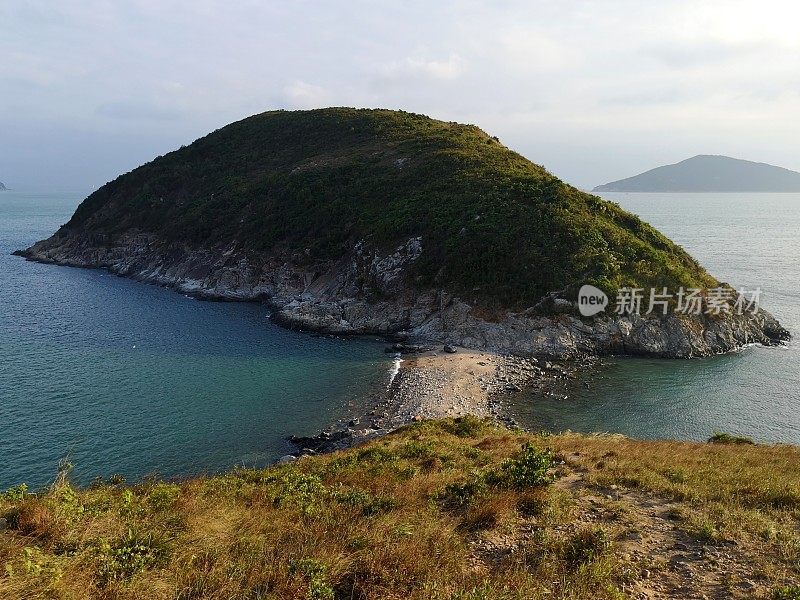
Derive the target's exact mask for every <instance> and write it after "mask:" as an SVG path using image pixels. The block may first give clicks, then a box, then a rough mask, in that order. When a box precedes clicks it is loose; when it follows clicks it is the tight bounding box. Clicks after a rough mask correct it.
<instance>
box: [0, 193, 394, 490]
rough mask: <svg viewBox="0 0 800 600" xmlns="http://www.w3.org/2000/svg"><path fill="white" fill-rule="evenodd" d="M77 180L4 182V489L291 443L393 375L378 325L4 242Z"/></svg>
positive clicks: (0, 302) (57, 205)
mask: <svg viewBox="0 0 800 600" xmlns="http://www.w3.org/2000/svg"><path fill="white" fill-rule="evenodd" d="M81 197H82V195H80V194H48V195H29V194H21V193H16V192H2V193H0V357H1V358H0V489H5V488H6V487H9V486H11V485H15V484H17V483H20V482H27V483H28V484H29V485H31V486H34V487H35V486H41V485H44V484H46V483H47V482H48V481H50V480H52V478H53V477H54V476H55V473H56V469H57V464H58V461H59V459H60V458H62V457H65V456H69V457H70V460H71V461H72V462H73V463H74V464H75V475H76V479H77V480H78V481H80V482H87V481H89V480H91V479H92V478H93V477H95V476H97V475H103V476H108V475H110V474H113V473H121V474H123V475H125V476H127V477H128V478H129V479H132V480H135V479H138V478H141V477H142V476H145V475H148V474H154V473H158V474H160V475H162V476H166V477H171V476H181V475H187V474H196V473H199V472H211V471H217V470H220V469H225V468H228V467H231V466H233V465H236V464H246V465H263V464H266V463H269V462H270V461H272V460H274V459H275V458H276V457H278V456H281V455H282V454H285V453H286V452H287V451H289V450H290V446H289V445H288V443H287V442H286V441H285V436H287V435H288V434H291V433H298V434H312V433H316V432H318V431H319V430H320V429H322V428H323V427H325V426H327V425H328V424H330V423H331V422H332V421H335V420H336V419H337V418H340V417H344V416H346V415H347V412H348V411H347V408H348V404H349V403H353V402H358V401H359V400H360V399H362V398H363V397H364V395H365V394H366V393H369V391H370V390H372V389H373V388H374V387H375V386H378V387H381V386H383V385H385V383H386V377H387V373H388V369H389V359H388V358H387V357H386V355H384V354H383V347H384V345H383V344H380V343H377V342H376V341H374V340H364V339H353V340H342V339H335V338H327V337H320V338H316V337H311V336H309V335H306V334H302V333H298V332H291V331H287V330H285V329H281V328H279V327H277V326H275V325H272V324H271V323H270V322H269V321H268V320H267V315H268V311H267V308H266V307H265V306H263V305H259V304H243V303H216V302H200V301H197V300H193V299H190V298H186V297H184V296H182V295H181V294H178V293H175V292H174V291H171V290H167V289H163V288H159V287H156V286H151V285H144V284H141V283H137V282H134V281H131V280H127V279H122V278H119V277H116V276H113V275H110V274H108V273H106V272H105V271H99V270H86V269H74V268H66V267H56V266H52V265H41V264H37V263H32V262H27V261H25V260H23V259H21V258H19V257H16V256H10V252H12V251H13V250H15V249H18V248H23V247H27V246H28V245H30V244H31V243H32V242H34V241H36V240H39V239H42V238H44V237H47V236H49V235H50V234H52V233H53V232H54V231H55V230H56V229H57V228H58V226H59V225H61V224H62V223H64V222H65V221H66V220H68V219H69V217H70V215H71V214H72V212H73V211H74V209H75V207H76V206H77V204H78V202H79V201H80V199H81Z"/></svg>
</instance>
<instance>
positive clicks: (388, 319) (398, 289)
mask: <svg viewBox="0 0 800 600" xmlns="http://www.w3.org/2000/svg"><path fill="white" fill-rule="evenodd" d="M424 243H425V241H424V240H423V239H422V238H420V237H411V238H408V239H407V240H406V241H405V243H403V244H401V245H398V246H396V247H395V248H392V249H389V250H385V249H384V250H380V249H378V248H375V247H373V246H371V245H370V244H368V243H366V242H364V241H360V242H358V243H356V244H355V245H354V246H353V247H352V250H351V251H350V252H349V253H347V254H346V255H345V256H343V257H342V258H341V259H339V260H337V261H331V262H324V263H319V262H317V263H314V262H310V261H308V260H307V257H306V256H304V255H303V254H302V253H296V252H295V253H291V252H288V251H286V252H281V251H275V252H270V253H258V252H251V251H247V250H244V249H241V248H239V247H237V245H236V244H231V245H228V246H219V247H209V248H199V247H189V246H185V245H179V244H174V243H172V244H169V243H165V242H163V241H161V240H159V239H157V238H155V237H153V236H151V235H147V234H144V233H136V232H129V233H126V234H124V235H121V236H118V237H115V238H114V239H107V238H106V237H105V236H97V235H91V234H85V233H82V232H79V231H75V232H71V231H68V230H63V229H62V230H61V231H60V232H59V233H58V234H56V235H55V236H53V237H52V238H50V239H48V240H44V241H42V242H39V243H37V244H35V245H34V246H32V247H31V248H29V249H28V250H25V251H21V252H19V253H18V254H20V255H22V256H25V257H26V258H28V259H31V260H35V261H40V262H51V263H56V264H61V265H69V266H76V267H93V268H106V269H108V270H109V271H111V272H113V273H116V274H118V275H121V276H125V277H132V278H135V279H138V280H141V281H145V282H148V283H154V284H158V285H164V286H168V287H172V288H175V289H176V290H179V291H181V292H183V293H186V294H191V295H194V296H197V297H200V298H205V299H212V300H239V301H253V300H263V301H267V302H268V303H269V304H270V305H271V306H272V308H273V309H274V312H273V318H274V320H275V321H277V322H278V323H280V324H282V325H285V326H290V327H299V328H303V329H308V330H314V331H320V332H327V333H335V334H365V333H372V334H381V335H396V336H402V337H405V338H408V339H412V340H421V341H437V342H441V343H447V344H454V345H459V346H465V347H468V348H483V349H488V350H494V351H498V352H504V353H513V354H524V355H548V356H554V357H559V358H569V357H576V356H581V355H586V354H631V355H647V356H658V357H670V358H683V357H693V356H707V355H711V354H717V353H720V352H728V351H731V350H735V349H736V348H739V347H741V346H743V345H746V344H753V343H759V344H767V345H771V344H776V343H779V342H780V341H781V340H785V339H788V337H789V334H788V332H787V331H786V330H785V329H783V327H781V325H780V324H779V323H778V322H777V321H776V320H775V319H774V318H773V317H772V316H771V315H770V314H768V313H767V312H765V311H763V310H759V312H758V313H756V314H747V313H746V314H744V315H735V314H732V315H724V316H722V317H708V316H706V315H699V316H684V315H676V314H669V315H667V316H659V317H647V318H645V317H641V316H638V315H632V316H626V317H618V316H616V315H614V316H610V315H603V316H598V317H595V318H593V319H581V318H579V317H577V316H575V315H574V314H571V311H569V310H568V309H569V307H566V308H567V310H566V312H563V313H562V314H558V315H555V316H539V315H536V314H533V311H526V312H510V311H505V312H502V313H500V314H497V313H495V314H492V315H490V316H488V317H487V316H486V312H485V311H482V310H479V309H477V308H476V307H473V306H470V305H469V304H467V303H466V302H464V301H462V300H461V299H459V298H457V297H454V296H452V295H450V294H448V293H446V292H444V291H441V290H433V289H431V290H427V291H424V290H423V291H421V292H420V291H418V290H414V289H412V286H410V285H408V271H409V267H410V265H412V264H413V263H414V261H415V260H417V258H418V257H419V256H420V254H421V252H422V249H423V246H424ZM561 303H562V305H563V304H564V301H561ZM572 312H574V311H572Z"/></svg>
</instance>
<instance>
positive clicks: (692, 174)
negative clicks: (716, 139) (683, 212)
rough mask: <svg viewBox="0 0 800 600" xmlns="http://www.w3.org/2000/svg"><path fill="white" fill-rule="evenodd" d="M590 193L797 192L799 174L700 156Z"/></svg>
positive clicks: (607, 184) (720, 158)
mask: <svg viewBox="0 0 800 600" xmlns="http://www.w3.org/2000/svg"><path fill="white" fill-rule="evenodd" d="M593 191H595V192H800V173H798V172H796V171H790V170H789V169H784V168H782V167H776V166H773V165H768V164H765V163H757V162H752V161H749V160H739V159H736V158H730V157H728V156H712V155H700V156H695V157H693V158H688V159H686V160H684V161H681V162H679V163H677V164H674V165H665V166H663V167H657V168H655V169H651V170H650V171H646V172H644V173H641V174H639V175H636V176H634V177H628V178H627V179H621V180H619V181H612V182H611V183H606V184H605V185H599V186H597V187H596V188H594V190H593Z"/></svg>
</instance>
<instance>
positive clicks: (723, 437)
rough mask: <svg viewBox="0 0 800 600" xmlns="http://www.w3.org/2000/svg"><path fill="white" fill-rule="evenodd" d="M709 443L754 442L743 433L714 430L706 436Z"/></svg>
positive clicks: (751, 443) (750, 443)
mask: <svg viewBox="0 0 800 600" xmlns="http://www.w3.org/2000/svg"><path fill="white" fill-rule="evenodd" d="M708 443H709V444H749V445H755V442H754V441H753V440H752V439H750V438H749V437H745V436H743V435H732V434H730V433H725V432H724V431H715V432H714V435H712V436H711V437H710V438H708Z"/></svg>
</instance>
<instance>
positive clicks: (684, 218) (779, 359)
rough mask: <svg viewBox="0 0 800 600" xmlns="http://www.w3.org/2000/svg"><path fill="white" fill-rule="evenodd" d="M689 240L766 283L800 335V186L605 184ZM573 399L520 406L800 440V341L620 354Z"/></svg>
mask: <svg viewBox="0 0 800 600" xmlns="http://www.w3.org/2000/svg"><path fill="white" fill-rule="evenodd" d="M603 197H605V198H606V199H608V200H612V201H614V202H617V203H618V204H620V205H621V206H622V207H623V208H625V209H627V210H629V211H631V212H634V213H636V214H637V215H639V216H640V217H642V218H643V219H644V220H645V221H648V222H649V223H651V224H652V225H654V226H655V227H656V228H658V229H659V230H660V231H661V232H663V233H664V234H666V235H667V236H669V237H670V238H672V239H673V240H674V241H675V242H677V243H678V244H680V245H681V246H683V247H684V248H685V249H686V250H688V251H689V253H691V254H692V255H693V256H694V257H695V258H697V259H698V260H699V261H700V263H701V264H702V265H704V266H705V267H706V268H707V270H708V271H709V272H710V273H711V274H712V275H714V276H715V277H716V278H717V279H720V280H721V281H725V282H728V283H730V284H732V285H734V286H736V287H737V288H738V287H741V286H744V287H746V288H747V289H750V290H752V289H755V288H757V287H760V288H761V290H762V292H763V294H762V297H761V305H762V306H763V307H764V308H766V309H767V310H769V311H770V312H772V313H773V314H774V315H775V316H776V317H777V318H778V319H779V320H780V322H781V323H782V324H783V326H784V327H786V328H787V329H789V331H790V332H791V333H792V334H793V335H794V336H800V240H799V239H798V236H800V194H620V193H613V194H612V193H608V194H603ZM607 363H608V364H607V366H606V367H605V368H604V369H602V370H601V372H600V376H599V377H598V378H597V379H596V380H595V381H594V382H593V383H592V384H591V386H590V387H589V389H585V388H583V387H581V386H577V387H576V389H573V390H571V394H570V397H569V398H568V399H567V400H557V399H553V398H547V399H542V398H539V397H535V396H533V395H531V394H523V395H521V396H520V397H518V398H516V399H515V401H514V403H513V411H514V412H515V414H516V416H517V418H518V419H519V420H520V421H521V422H522V423H524V424H525V425H527V426H529V427H533V428H543V429H550V430H557V431H560V430H564V429H572V430H575V431H613V432H620V433H624V434H628V435H630V436H634V437H642V438H678V439H695V440H702V439H705V438H707V437H708V436H710V435H711V434H712V433H713V432H714V431H715V430H718V431H728V432H732V433H737V434H743V435H749V436H752V437H753V438H755V439H757V440H760V441H765V442H787V443H794V444H800V344H798V342H797V341H796V340H795V341H792V342H791V343H790V344H789V345H788V346H785V347H780V348H763V347H753V348H747V349H745V350H743V351H741V352H737V353H735V354H730V355H725V356H716V357H712V358H708V359H702V360H673V361H670V360H648V359H633V358H626V359H622V358H620V359H613V360H609V361H607Z"/></svg>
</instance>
